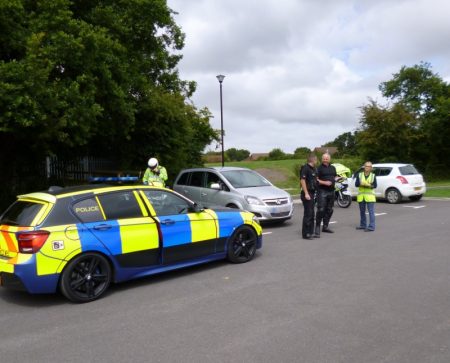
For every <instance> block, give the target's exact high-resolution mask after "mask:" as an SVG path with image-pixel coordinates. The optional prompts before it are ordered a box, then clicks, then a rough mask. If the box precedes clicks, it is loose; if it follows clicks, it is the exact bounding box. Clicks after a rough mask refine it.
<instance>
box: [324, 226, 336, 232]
mask: <svg viewBox="0 0 450 363" xmlns="http://www.w3.org/2000/svg"><path fill="white" fill-rule="evenodd" d="M322 232H327V233H334V231H332V230H331V229H330V228H328V226H325V225H324V226H323V228H322Z"/></svg>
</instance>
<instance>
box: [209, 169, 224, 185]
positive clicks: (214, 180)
mask: <svg viewBox="0 0 450 363" xmlns="http://www.w3.org/2000/svg"><path fill="white" fill-rule="evenodd" d="M211 184H222V180H221V179H220V176H218V175H217V174H215V173H211V172H207V173H206V186H207V187H208V188H211Z"/></svg>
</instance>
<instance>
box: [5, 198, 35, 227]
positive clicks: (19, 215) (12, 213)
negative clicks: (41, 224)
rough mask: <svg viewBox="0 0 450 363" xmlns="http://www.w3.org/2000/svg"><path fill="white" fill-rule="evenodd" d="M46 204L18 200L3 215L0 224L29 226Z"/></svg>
mask: <svg viewBox="0 0 450 363" xmlns="http://www.w3.org/2000/svg"><path fill="white" fill-rule="evenodd" d="M43 206H44V204H41V203H34V202H26V201H23V200H18V201H16V202H14V203H13V204H12V205H11V206H10V207H9V208H8V209H7V210H6V212H5V213H4V214H3V216H2V219H1V221H0V224H7V225H10V226H29V225H31V223H32V222H33V220H34V218H36V216H37V214H38V213H39V211H40V210H41V208H42V207H43Z"/></svg>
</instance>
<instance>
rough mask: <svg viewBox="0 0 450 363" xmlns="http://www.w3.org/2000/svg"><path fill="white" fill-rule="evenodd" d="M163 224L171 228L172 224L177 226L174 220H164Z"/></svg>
mask: <svg viewBox="0 0 450 363" xmlns="http://www.w3.org/2000/svg"><path fill="white" fill-rule="evenodd" d="M161 224H164V225H165V226H171V225H172V224H175V221H174V220H173V219H164V220H162V221H161Z"/></svg>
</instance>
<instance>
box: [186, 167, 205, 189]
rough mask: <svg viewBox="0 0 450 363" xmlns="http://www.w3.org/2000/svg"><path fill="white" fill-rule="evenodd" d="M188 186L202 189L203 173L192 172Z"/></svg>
mask: <svg viewBox="0 0 450 363" xmlns="http://www.w3.org/2000/svg"><path fill="white" fill-rule="evenodd" d="M189 185H190V186H192V187H202V186H203V171H194V172H193V173H192V174H191V181H190V182H189Z"/></svg>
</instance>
